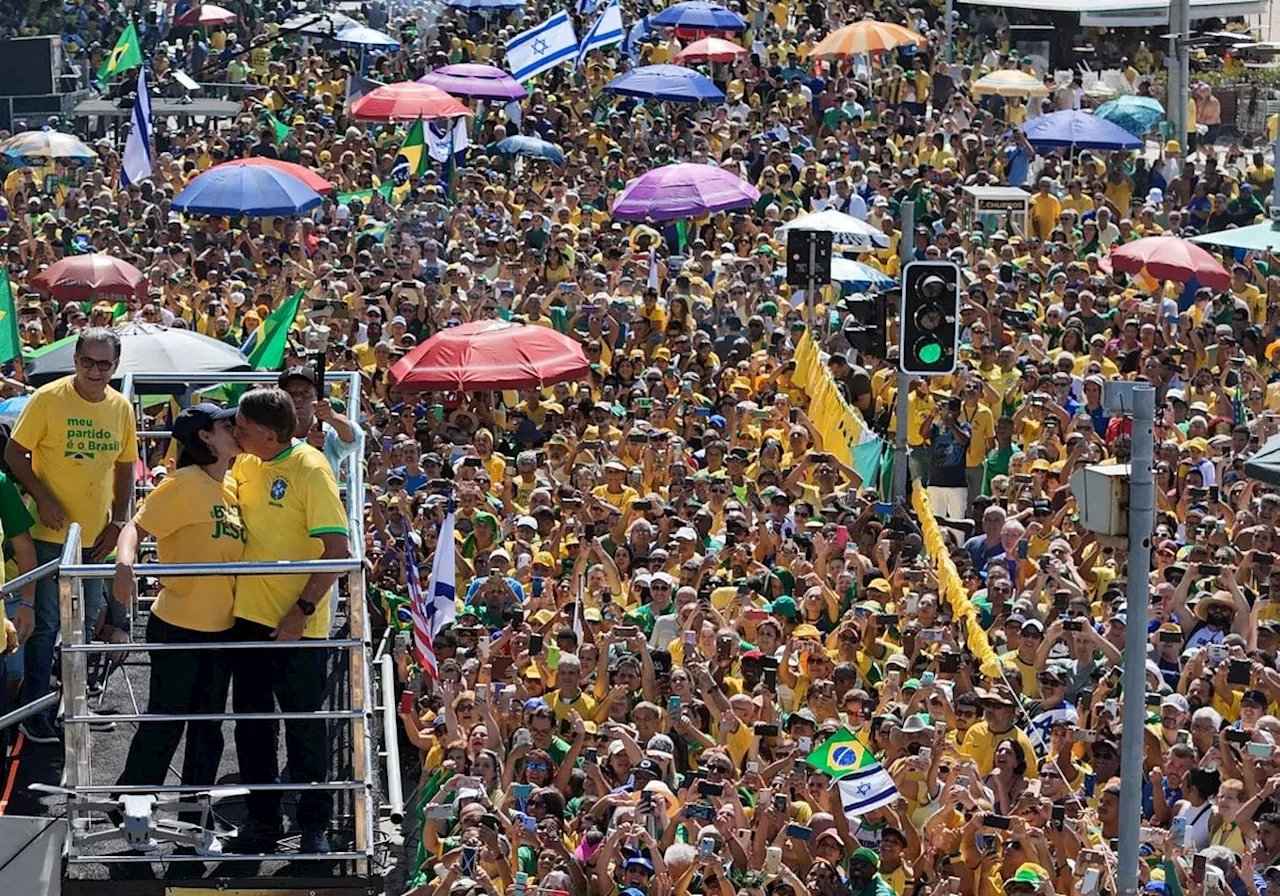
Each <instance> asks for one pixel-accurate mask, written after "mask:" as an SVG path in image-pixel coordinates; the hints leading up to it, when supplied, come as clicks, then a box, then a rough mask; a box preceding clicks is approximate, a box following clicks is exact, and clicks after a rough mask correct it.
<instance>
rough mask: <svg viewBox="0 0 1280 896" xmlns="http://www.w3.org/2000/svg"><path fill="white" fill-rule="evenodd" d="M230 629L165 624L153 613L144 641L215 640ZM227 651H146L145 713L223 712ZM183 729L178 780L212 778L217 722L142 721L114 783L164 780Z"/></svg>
mask: <svg viewBox="0 0 1280 896" xmlns="http://www.w3.org/2000/svg"><path fill="white" fill-rule="evenodd" d="M230 638H231V632H230V631H225V632H199V631H195V630H193V629H189V628H182V627H180V626H177V625H170V624H169V623H167V622H165V621H164V620H163V619H161V618H160V617H159V616H157V615H155V614H154V613H152V614H151V619H150V621H149V622H148V623H147V640H148V641H150V642H152V643H156V644H218V643H222V642H225V641H228V640H230ZM230 653H231V651H228V650H191V651H187V650H158V651H156V652H155V653H153V654H152V655H151V694H150V696H149V697H148V699H147V712H148V713H174V714H184V715H185V714H188V713H215V712H226V711H227V691H228V689H229V688H230V687H231V658H230V656H229V654H230ZM183 729H186V732H187V749H186V754H185V756H184V757H183V760H182V783H183V784H194V785H200V786H203V785H209V786H212V785H213V784H215V783H217V779H218V763H219V762H221V761H222V746H223V739H222V723H221V722H143V723H141V724H140V725H139V726H138V730H137V732H136V733H135V734H134V735H133V742H132V743H130V744H129V756H128V758H127V759H126V760H125V763H124V773H123V774H121V775H120V780H119V781H118V782H116V783H118V784H124V785H139V784H163V783H164V779H165V776H166V775H167V774H168V771H169V763H170V762H172V761H173V756H174V754H175V753H176V752H177V751H178V742H179V741H180V740H182V732H183Z"/></svg>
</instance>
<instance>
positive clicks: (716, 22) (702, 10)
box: [649, 0, 747, 31]
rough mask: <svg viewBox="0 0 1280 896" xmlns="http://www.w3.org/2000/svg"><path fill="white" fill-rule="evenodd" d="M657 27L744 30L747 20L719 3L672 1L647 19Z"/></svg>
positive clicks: (698, 29)
mask: <svg viewBox="0 0 1280 896" xmlns="http://www.w3.org/2000/svg"><path fill="white" fill-rule="evenodd" d="M649 23H650V24H651V25H655V26H657V27H659V28H684V29H687V30H690V31H746V30H747V22H746V20H745V19H743V18H742V16H740V15H738V14H737V13H736V12H734V11H733V10H731V9H727V8H726V7H723V6H721V5H720V4H719V3H707V2H705V0H687V2H685V3H673V4H672V5H671V6H668V7H667V8H666V9H664V10H663V11H662V12H660V13H658V14H657V15H655V16H653V17H652V18H650V19H649Z"/></svg>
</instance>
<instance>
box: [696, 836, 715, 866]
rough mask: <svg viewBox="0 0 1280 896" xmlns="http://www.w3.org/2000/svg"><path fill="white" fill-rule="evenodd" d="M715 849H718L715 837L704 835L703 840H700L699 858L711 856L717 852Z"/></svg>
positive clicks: (704, 858) (703, 858)
mask: <svg viewBox="0 0 1280 896" xmlns="http://www.w3.org/2000/svg"><path fill="white" fill-rule="evenodd" d="M715 851H716V838H715V837H703V838H702V839H701V840H699V841H698V858H700V859H702V860H703V861H705V860H707V859H709V858H711V856H713V855H714V854H715Z"/></svg>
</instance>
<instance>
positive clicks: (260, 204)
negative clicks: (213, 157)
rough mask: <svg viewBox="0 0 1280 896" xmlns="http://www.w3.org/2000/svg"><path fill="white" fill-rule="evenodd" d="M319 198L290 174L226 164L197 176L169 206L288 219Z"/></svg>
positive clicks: (195, 212) (189, 210) (197, 212)
mask: <svg viewBox="0 0 1280 896" xmlns="http://www.w3.org/2000/svg"><path fill="white" fill-rule="evenodd" d="M322 201H323V199H322V198H321V196H320V194H319V193H317V192H316V191H315V190H313V189H311V188H310V187H308V186H307V185H306V184H304V183H303V182H302V181H300V180H298V179H297V178H296V177H294V176H293V175H292V174H288V173H286V172H284V171H281V170H280V169H278V168H270V167H268V166H266V165H246V164H244V163H239V164H226V165H219V166H217V167H216V168H211V169H210V170H208V171H206V172H205V173H204V174H201V175H200V176H199V177H197V178H196V179H195V180H193V181H192V182H191V183H189V184H187V186H186V188H185V189H184V190H183V191H182V192H181V193H179V194H178V195H177V196H175V197H174V198H173V207H174V208H176V209H178V210H179V211H184V212H186V213H187V214H189V215H227V216H231V215H247V216H249V217H251V218H271V217H275V216H276V215H284V216H292V215H300V214H302V213H304V212H307V211H310V210H311V209H313V208H315V207H316V206H317V205H319V204H320V203H321V202H322Z"/></svg>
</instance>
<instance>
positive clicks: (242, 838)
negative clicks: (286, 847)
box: [223, 819, 282, 856]
mask: <svg viewBox="0 0 1280 896" xmlns="http://www.w3.org/2000/svg"><path fill="white" fill-rule="evenodd" d="M281 833H282V832H281V829H280V828H279V827H278V826H277V827H269V826H268V825H265V824H263V823H262V822H259V821H253V820H252V819H250V820H249V821H246V822H245V823H244V824H243V825H241V826H240V829H239V830H238V831H237V832H236V835H235V836H234V837H231V838H228V839H227V840H225V841H223V852H224V853H225V854H229V855H241V856H256V855H271V854H272V853H274V852H275V851H276V850H277V849H279V848H280V836H281Z"/></svg>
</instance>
